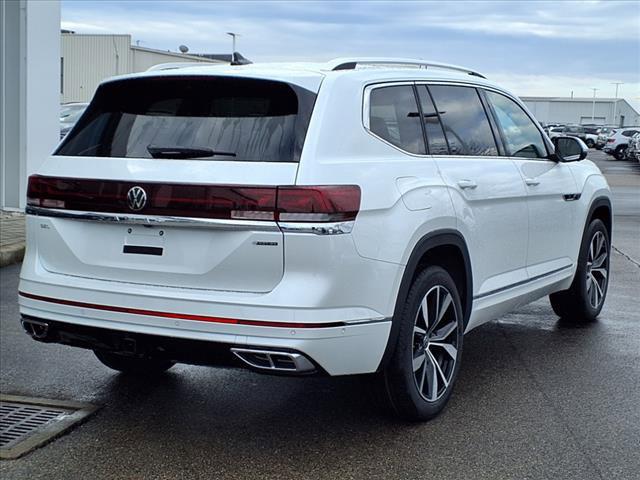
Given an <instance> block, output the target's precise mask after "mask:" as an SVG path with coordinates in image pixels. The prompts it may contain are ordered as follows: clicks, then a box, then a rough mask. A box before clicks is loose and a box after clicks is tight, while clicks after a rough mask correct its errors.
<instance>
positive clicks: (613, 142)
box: [602, 127, 640, 160]
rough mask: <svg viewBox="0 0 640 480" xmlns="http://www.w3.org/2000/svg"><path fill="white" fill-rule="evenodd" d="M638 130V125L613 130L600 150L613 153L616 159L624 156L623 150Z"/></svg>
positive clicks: (639, 128) (639, 130)
mask: <svg viewBox="0 0 640 480" xmlns="http://www.w3.org/2000/svg"><path fill="white" fill-rule="evenodd" d="M638 132H640V127H621V128H619V129H617V130H615V131H614V132H613V133H612V134H611V135H610V136H609V137H608V138H607V143H605V145H604V147H603V148H602V150H603V151H604V152H605V153H608V154H609V155H613V156H614V157H615V158H616V160H622V159H624V157H625V150H626V149H627V147H628V146H629V139H630V138H631V137H633V136H634V135H635V134H636V133H638Z"/></svg>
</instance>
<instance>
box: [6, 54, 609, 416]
mask: <svg viewBox="0 0 640 480" xmlns="http://www.w3.org/2000/svg"><path fill="white" fill-rule="evenodd" d="M372 67H375V68H372ZM555 143H556V145H555V148H554V145H553V144H552V143H551V142H550V141H549V139H548V138H547V137H546V136H545V135H544V134H543V132H542V130H541V128H540V126H539V125H538V123H537V122H536V121H534V119H533V117H532V116H531V114H530V113H529V112H528V111H527V109H526V108H525V107H524V106H523V104H522V102H520V101H519V100H518V98H517V97H515V96H514V95H512V94H511V93H509V92H508V91H506V90H504V89H502V88H501V87H499V86H497V85H495V84H494V83H492V82H490V81H488V80H486V79H485V78H484V77H483V76H482V75H480V74H479V73H477V72H474V71H470V70H468V69H466V68H462V67H455V66H448V65H442V64H433V63H428V62H421V61H414V60H405V59H341V60H336V61H333V62H330V63H329V64H322V65H315V64H314V65H312V64H287V65H262V66H260V65H249V66H231V67H229V66H194V67H190V68H171V69H166V70H162V69H157V70H154V71H152V72H145V73H142V74H136V75H130V76H125V77H119V78H114V79H111V80H108V81H106V82H104V83H103V84H102V85H101V86H100V87H99V89H98V91H97V92H96V94H95V97H94V99H93V101H92V102H91V104H90V105H89V107H88V109H87V111H86V112H85V113H84V115H83V116H82V118H81V119H80V121H79V122H78V123H77V124H76V125H75V127H74V128H73V129H72V131H71V132H70V133H69V134H68V135H67V136H66V137H65V139H64V141H63V142H62V143H61V144H60V146H59V147H58V148H57V150H56V151H55V152H54V154H53V155H52V156H50V157H49V158H48V159H47V160H46V161H45V162H44V165H43V166H42V167H41V168H40V170H39V171H38V173H37V175H34V176H32V177H30V179H29V188H28V208H27V214H28V216H27V234H28V249H27V254H26V257H25V259H24V263H23V267H22V273H21V281H20V294H19V295H20V312H21V314H22V322H23V325H24V327H25V329H26V330H27V332H29V333H30V334H31V335H32V336H33V337H34V338H35V339H37V340H39V341H43V342H57V343H63V344H67V345H73V346H78V347H83V348H89V349H93V350H94V351H95V353H96V355H97V357H98V358H99V359H100V360H101V361H102V362H103V363H104V364H106V365H107V366H109V367H111V368H114V369H116V370H120V371H123V372H134V373H154V372H156V373H157V372H161V371H164V370H166V369H168V368H170V367H171V366H172V365H173V364H174V363H175V362H184V363H193V364H204V365H216V366H232V365H235V366H245V367H249V368H252V369H254V370H257V371H262V372H267V373H278V374H298V375H306V374H328V375H349V374H369V373H370V374H375V376H376V377H377V379H378V380H379V382H380V385H382V386H383V387H384V388H382V389H381V390H383V391H384V395H385V398H386V400H387V401H388V403H389V405H391V406H392V408H393V409H394V411H395V412H396V413H397V414H399V415H401V416H402V417H405V418H409V419H416V420H424V419H428V418H431V417H433V416H434V415H436V414H437V413H438V412H439V411H440V410H441V409H442V408H443V407H444V405H445V403H446V402H447V400H448V399H449V397H450V395H451V391H452V388H453V385H454V382H455V379H456V376H457V372H458V370H459V367H460V361H461V354H462V346H463V333H464V332H468V331H470V330H471V329H473V328H475V327H477V326H478V325H481V324H483V323H485V322H487V321H489V320H491V319H494V318H496V317H498V316H500V315H503V314H505V313H507V312H509V311H510V310H513V309H514V308H517V307H519V306H521V305H524V304H526V303H528V302H531V301H533V300H536V299H538V298H541V297H543V296H545V295H550V298H551V304H552V306H553V309H554V310H555V312H556V313H557V314H558V315H560V316H561V317H563V318H565V319H566V320H567V321H573V322H586V321H591V320H593V319H594V318H595V317H596V316H597V315H598V313H599V312H600V310H601V308H602V305H603V302H604V299H605V296H606V292H607V283H608V269H609V249H610V238H611V222H612V214H611V202H610V199H609V197H610V192H609V188H608V186H607V182H606V181H605V179H604V177H603V176H602V174H601V173H600V171H599V170H598V168H597V167H596V166H595V165H594V164H593V163H592V162H590V161H579V160H583V159H584V158H585V156H586V151H587V149H586V146H585V145H584V144H583V143H582V142H581V141H580V140H579V139H576V138H571V137H560V138H558V139H556V141H555Z"/></svg>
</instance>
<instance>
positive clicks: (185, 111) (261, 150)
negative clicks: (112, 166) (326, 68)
mask: <svg viewBox="0 0 640 480" xmlns="http://www.w3.org/2000/svg"><path fill="white" fill-rule="evenodd" d="M315 97H316V96H315V94H314V93H313V92H310V91H308V90H306V89H303V88H300V87H298V86H295V85H290V84H287V83H284V82H276V81H269V80H255V79H247V78H229V77H210V76H209V77H204V76H203V77H150V78H136V79H127V80H120V81H114V82H109V83H106V84H104V85H102V86H100V88H99V89H98V91H97V92H96V95H95V97H94V99H93V101H92V102H91V104H90V105H89V107H88V108H87V110H86V112H85V114H84V115H83V116H82V118H81V119H80V121H79V122H78V123H77V125H76V127H75V128H74V129H73V130H72V131H71V133H70V134H69V135H68V136H67V137H66V138H65V140H64V141H63V142H62V144H61V145H60V147H59V148H58V150H57V151H56V152H55V155H70V156H81V157H84V156H92V157H129V158H181V159H186V158H189V159H201V160H225V161H229V160H237V161H252V162H297V161H298V160H299V158H300V153H301V152H302V146H303V143H304V137H305V135H306V132H307V127H308V125H309V119H310V117H311V112H312V110H313V104H314V101H315Z"/></svg>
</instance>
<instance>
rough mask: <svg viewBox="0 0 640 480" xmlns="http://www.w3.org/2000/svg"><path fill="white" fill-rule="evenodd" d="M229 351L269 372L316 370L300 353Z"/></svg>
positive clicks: (30, 326) (42, 332)
mask: <svg viewBox="0 0 640 480" xmlns="http://www.w3.org/2000/svg"><path fill="white" fill-rule="evenodd" d="M22 328H24V330H25V331H26V332H27V333H28V334H29V335H30V336H31V337H33V338H35V339H36V340H45V339H46V338H47V337H48V336H49V333H50V332H51V329H50V326H49V324H48V323H47V322H43V321H42V320H34V319H31V318H24V317H23V318H22ZM231 352H232V353H233V354H234V355H235V356H236V357H238V358H239V359H240V360H241V361H242V362H243V363H245V364H246V365H248V366H250V367H252V368H255V369H258V370H265V371H271V372H282V373H290V374H291V373H292V374H308V373H313V372H315V371H316V366H315V365H314V364H313V362H311V360H309V359H308V358H307V357H305V356H304V355H303V354H301V353H295V352H282V351H276V350H259V349H254V348H231Z"/></svg>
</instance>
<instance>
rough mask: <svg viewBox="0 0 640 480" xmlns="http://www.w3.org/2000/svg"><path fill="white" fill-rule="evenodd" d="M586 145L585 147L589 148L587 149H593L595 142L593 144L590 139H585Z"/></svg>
mask: <svg viewBox="0 0 640 480" xmlns="http://www.w3.org/2000/svg"><path fill="white" fill-rule="evenodd" d="M586 144H587V147H589V148H593V147H595V146H596V142H594V141H593V140H591V139H590V138H588V139H587V142H586Z"/></svg>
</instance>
